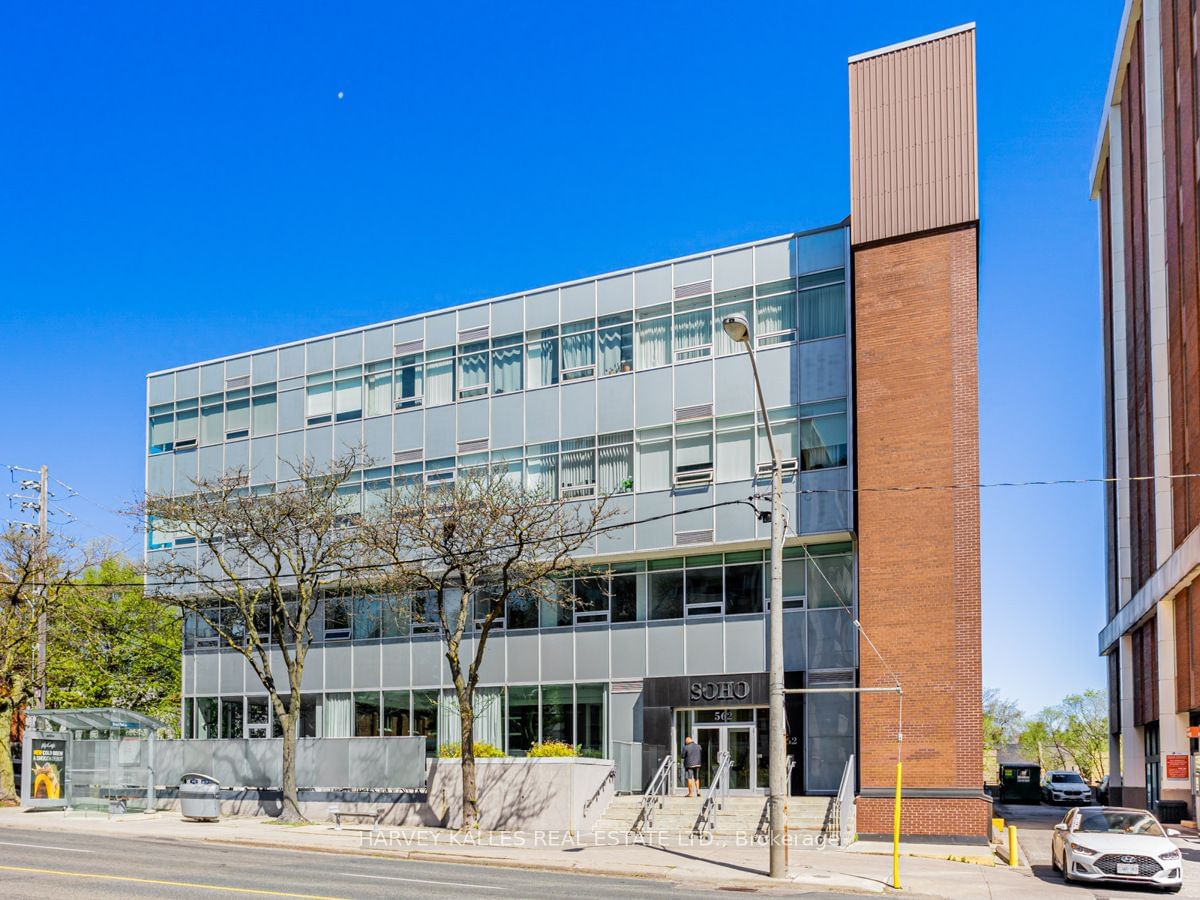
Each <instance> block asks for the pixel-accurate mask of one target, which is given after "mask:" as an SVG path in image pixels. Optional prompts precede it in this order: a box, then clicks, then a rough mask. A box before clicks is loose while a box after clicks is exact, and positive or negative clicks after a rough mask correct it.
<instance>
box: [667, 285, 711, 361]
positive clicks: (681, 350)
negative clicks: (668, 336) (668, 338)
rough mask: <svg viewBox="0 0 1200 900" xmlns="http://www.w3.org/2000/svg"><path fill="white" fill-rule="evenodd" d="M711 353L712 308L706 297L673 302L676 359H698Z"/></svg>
mask: <svg viewBox="0 0 1200 900" xmlns="http://www.w3.org/2000/svg"><path fill="white" fill-rule="evenodd" d="M700 304H703V306H701V305H700ZM711 353H712V310H711V309H710V308H709V307H708V299H707V298H700V299H698V300H688V301H685V302H683V303H677V304H675V359H676V361H680V362H681V361H683V360H688V359H699V358H701V357H704V356H708V355H710V354H711Z"/></svg>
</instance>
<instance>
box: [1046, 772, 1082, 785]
mask: <svg viewBox="0 0 1200 900" xmlns="http://www.w3.org/2000/svg"><path fill="white" fill-rule="evenodd" d="M1050 780H1051V781H1053V782H1054V783H1055V784H1083V779H1082V778H1080V777H1079V776H1078V775H1076V774H1075V773H1074V772H1063V773H1062V774H1061V775H1051V776H1050Z"/></svg>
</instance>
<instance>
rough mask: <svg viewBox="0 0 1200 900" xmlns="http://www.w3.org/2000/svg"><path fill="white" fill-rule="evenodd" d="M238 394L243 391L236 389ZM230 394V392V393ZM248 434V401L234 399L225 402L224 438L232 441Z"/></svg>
mask: <svg viewBox="0 0 1200 900" xmlns="http://www.w3.org/2000/svg"><path fill="white" fill-rule="evenodd" d="M238 393H239V394H241V393H245V392H243V391H238ZM230 396H232V394H231V395H230ZM249 434H250V401H249V400H240V399H239V400H236V401H234V402H232V403H226V404H225V439H226V440H229V441H232V440H236V439H237V438H244V437H248V436H249Z"/></svg>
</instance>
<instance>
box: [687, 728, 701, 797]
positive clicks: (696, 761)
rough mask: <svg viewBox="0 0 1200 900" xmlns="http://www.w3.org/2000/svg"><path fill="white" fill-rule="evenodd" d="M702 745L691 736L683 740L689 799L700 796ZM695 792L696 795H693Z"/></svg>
mask: <svg viewBox="0 0 1200 900" xmlns="http://www.w3.org/2000/svg"><path fill="white" fill-rule="evenodd" d="M701 753H702V751H701V750H700V745H699V744H697V743H696V742H695V741H693V740H692V736H691V735H690V734H689V735H688V736H687V737H685V738H684V739H683V768H684V771H685V772H686V773H687V786H688V796H689V797H699V796H700V755H701ZM693 791H695V793H693Z"/></svg>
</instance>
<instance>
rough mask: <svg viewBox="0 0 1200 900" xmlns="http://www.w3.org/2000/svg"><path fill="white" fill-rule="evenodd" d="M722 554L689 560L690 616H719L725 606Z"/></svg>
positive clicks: (688, 610) (687, 586) (688, 612)
mask: <svg viewBox="0 0 1200 900" xmlns="http://www.w3.org/2000/svg"><path fill="white" fill-rule="evenodd" d="M721 563H722V557H721V554H720V553H714V554H712V555H710V556H701V557H689V558H688V560H687V573H686V575H687V578H686V588H687V614H688V616H708V615H719V614H720V613H721V609H722V607H723V605H724V578H723V575H724V571H725V570H724V569H723V568H722V564H721Z"/></svg>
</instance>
